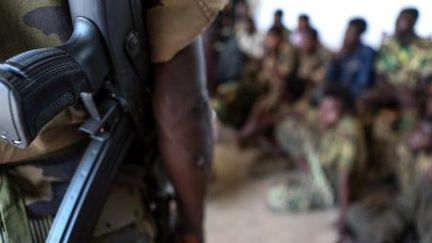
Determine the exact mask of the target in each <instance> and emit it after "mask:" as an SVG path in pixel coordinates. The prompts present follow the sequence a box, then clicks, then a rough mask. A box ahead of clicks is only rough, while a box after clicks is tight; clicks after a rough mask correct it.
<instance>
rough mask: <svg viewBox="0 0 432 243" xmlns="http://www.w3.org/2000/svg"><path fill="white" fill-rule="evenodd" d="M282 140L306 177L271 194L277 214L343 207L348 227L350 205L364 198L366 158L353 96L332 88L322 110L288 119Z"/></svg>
mask: <svg viewBox="0 0 432 243" xmlns="http://www.w3.org/2000/svg"><path fill="white" fill-rule="evenodd" d="M276 136H277V141H278V142H279V144H280V146H281V147H282V149H283V150H284V152H286V154H287V155H288V156H290V157H291V158H293V159H294V160H296V161H297V162H298V166H299V167H300V169H301V171H302V172H303V174H302V175H301V176H300V178H298V179H296V180H294V182H293V183H295V184H289V183H288V184H287V183H284V184H282V185H277V186H275V187H273V188H271V189H270V191H269V194H268V203H269V205H270V207H271V209H273V210H276V211H288V212H298V211H307V210H311V209H322V208H328V207H332V206H334V205H338V206H339V207H340V215H339V217H340V222H343V221H344V219H345V211H346V208H347V206H348V205H349V203H351V202H352V201H354V200H357V198H358V196H359V195H358V192H359V187H360V186H359V185H361V183H358V181H359V179H360V178H359V176H360V175H361V174H360V173H362V172H363V170H362V167H363V165H364V162H365V158H366V150H365V144H364V135H363V130H362V127H361V125H360V123H359V122H358V120H357V118H356V116H355V114H354V108H353V100H352V96H351V95H350V94H349V92H348V91H346V90H344V89H343V88H339V87H327V88H326V89H325V90H324V93H323V97H322V99H321V101H320V102H319V108H318V111H312V112H311V114H308V115H307V116H304V117H300V118H293V117H287V118H286V120H284V121H283V122H282V123H281V124H280V125H279V126H278V127H277V128H276Z"/></svg>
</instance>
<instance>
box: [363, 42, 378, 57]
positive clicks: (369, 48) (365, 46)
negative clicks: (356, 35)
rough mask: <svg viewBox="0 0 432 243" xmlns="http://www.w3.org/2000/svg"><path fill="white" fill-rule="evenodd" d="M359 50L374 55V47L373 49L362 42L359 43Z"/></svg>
mask: <svg viewBox="0 0 432 243" xmlns="http://www.w3.org/2000/svg"><path fill="white" fill-rule="evenodd" d="M361 51H362V53H364V54H366V55H375V53H376V51H375V49H373V48H372V47H371V46H368V45H365V44H362V45H361Z"/></svg>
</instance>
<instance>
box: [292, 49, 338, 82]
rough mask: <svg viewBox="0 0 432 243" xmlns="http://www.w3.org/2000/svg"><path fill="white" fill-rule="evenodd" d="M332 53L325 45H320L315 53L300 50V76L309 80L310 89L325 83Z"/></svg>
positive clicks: (298, 72)
mask: <svg viewBox="0 0 432 243" xmlns="http://www.w3.org/2000/svg"><path fill="white" fill-rule="evenodd" d="M331 57H332V53H331V52H330V51H329V50H328V49H327V48H325V47H324V46H319V47H318V49H317V50H316V52H314V53H311V54H310V53H304V52H300V55H299V60H300V62H299V69H298V71H297V74H298V77H299V78H301V79H303V80H306V81H308V82H309V83H308V84H307V85H308V86H309V87H308V88H309V89H312V88H313V87H315V86H317V85H321V84H323V83H324V79H325V74H326V66H327V64H328V63H329V62H330V59H331Z"/></svg>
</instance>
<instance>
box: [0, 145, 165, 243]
mask: <svg viewBox="0 0 432 243" xmlns="http://www.w3.org/2000/svg"><path fill="white" fill-rule="evenodd" d="M77 152H78V151H74V153H72V154H70V155H65V156H60V157H56V159H46V160H43V161H38V162H35V161H34V162H30V163H29V164H26V165H20V166H16V167H12V168H8V169H5V170H3V171H2V172H1V174H0V216H1V219H0V243H3V242H8V243H23V242H31V243H42V242H45V240H46V237H47V236H48V233H49V230H50V227H51V224H52V222H53V217H54V215H55V214H56V211H57V209H58V207H59V205H60V203H61V200H62V197H63V196H64V193H65V191H66V189H67V186H68V184H69V182H70V179H71V178H72V176H73V173H74V169H75V168H76V164H77V161H79V160H78V159H77V158H79V155H80V153H77ZM140 169H141V168H138V167H137V166H133V167H129V166H123V168H122V169H121V171H120V173H119V175H118V176H117V178H116V181H115V183H114V185H113V186H112V187H111V189H110V193H109V194H108V197H107V200H106V201H105V205H103V210H102V213H101V215H100V216H99V222H98V223H97V225H96V226H95V229H94V233H93V235H94V239H93V241H92V242H95V243H114V242H119V243H120V242H136V243H138V242H139V243H147V242H148V243H151V242H153V239H154V236H155V232H156V230H155V223H154V221H153V219H152V217H151V216H150V214H149V213H148V211H147V209H146V206H145V205H144V202H143V198H144V197H143V195H144V192H143V190H142V188H143V185H142V177H141V176H142V175H143V174H144V171H140Z"/></svg>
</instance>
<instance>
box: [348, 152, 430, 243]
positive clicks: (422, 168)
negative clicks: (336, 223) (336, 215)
mask: <svg viewBox="0 0 432 243" xmlns="http://www.w3.org/2000/svg"><path fill="white" fill-rule="evenodd" d="M396 147H397V146H396ZM394 152H395V153H396V154H398V156H397V157H398V160H396V166H395V167H396V169H395V170H396V173H397V177H398V181H399V185H400V192H392V193H391V192H390V193H389V192H388V191H384V192H381V193H380V194H378V193H375V194H373V195H370V196H369V197H367V198H365V200H363V201H362V202H359V203H357V204H356V205H353V206H352V207H351V208H350V209H349V211H348V216H347V218H348V220H347V222H348V227H349V228H350V230H351V231H352V232H353V234H354V238H355V239H356V242H358V243H369V242H404V241H402V240H404V239H407V238H409V239H412V238H413V237H414V239H415V241H414V242H422V243H423V242H424V243H426V242H430V240H431V239H432V238H431V237H432V235H431V234H430V226H431V224H430V215H431V213H432V208H431V198H430V195H431V189H430V188H431V186H430V185H431V183H432V181H431V179H432V178H430V175H427V174H428V173H429V172H430V169H431V168H432V167H431V166H432V155H431V154H427V153H420V154H418V155H416V156H414V155H413V154H412V152H411V151H410V150H409V149H408V148H407V147H406V146H405V145H400V146H399V147H398V149H397V151H394ZM413 229H414V230H413ZM413 231H414V232H413ZM410 242H411V241H410Z"/></svg>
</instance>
